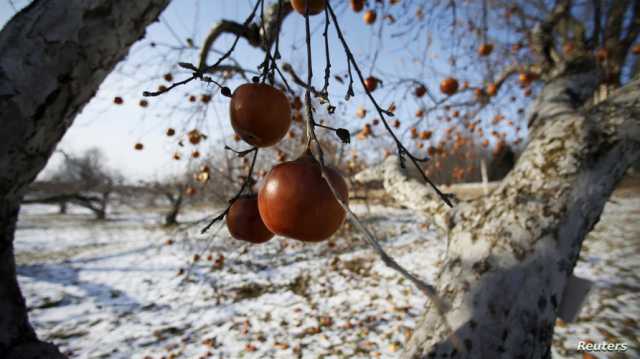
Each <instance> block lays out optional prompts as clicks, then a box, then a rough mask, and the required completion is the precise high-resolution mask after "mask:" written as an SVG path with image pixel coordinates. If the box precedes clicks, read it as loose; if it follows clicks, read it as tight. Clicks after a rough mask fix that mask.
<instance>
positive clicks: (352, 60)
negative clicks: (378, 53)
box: [327, 3, 453, 207]
mask: <svg viewBox="0 0 640 359" xmlns="http://www.w3.org/2000/svg"><path fill="white" fill-rule="evenodd" d="M327 10H328V11H329V13H330V14H331V18H332V19H333V24H334V26H335V28H336V33H337V34H338V38H339V39H340V42H341V43H342V46H343V48H344V50H345V53H346V55H347V61H348V62H349V63H351V64H352V65H353V68H354V69H355V70H356V73H357V74H358V77H359V78H360V82H361V84H362V87H363V88H364V89H365V92H366V93H367V96H368V97H369V99H370V100H371V102H372V103H373V105H374V107H375V109H376V111H377V112H378V115H379V116H380V120H381V121H382V124H383V125H384V127H385V128H386V130H387V132H389V134H390V135H391V137H392V138H393V140H394V142H395V143H396V147H397V148H398V156H399V157H400V160H401V161H403V162H402V163H403V165H404V156H405V155H406V156H407V157H409V160H411V163H413V165H414V166H415V167H416V169H418V171H419V172H420V174H421V175H422V178H423V179H424V181H425V182H427V183H428V184H429V186H431V188H432V189H433V190H434V191H435V192H436V193H437V194H438V196H439V197H440V199H441V200H442V201H443V202H444V203H446V204H447V205H448V206H449V207H453V204H452V203H451V201H450V200H449V195H447V194H445V193H443V192H442V191H440V189H438V187H437V186H436V185H435V183H433V182H432V181H431V179H429V177H428V176H427V175H426V174H425V173H424V171H423V170H422V168H421V167H420V164H419V162H423V161H424V160H423V159H421V158H417V157H415V156H414V155H413V154H411V152H409V150H408V149H407V148H406V147H405V146H404V145H403V144H402V142H401V141H400V140H399V139H398V137H397V136H396V135H395V133H394V132H393V130H392V129H391V126H389V123H388V122H387V120H386V118H385V116H384V115H385V114H387V115H390V116H392V115H393V114H392V113H391V112H389V111H387V110H384V109H383V108H382V107H380V105H379V104H378V102H377V101H376V99H375V98H374V97H373V95H372V94H371V92H370V91H369V90H368V89H367V87H366V86H365V79H364V76H363V75H362V71H361V70H360V67H358V64H357V63H356V60H355V57H354V56H353V53H352V52H351V49H350V48H349V45H348V44H347V41H346V40H345V38H344V35H343V34H342V30H341V29H340V25H339V24H338V20H337V18H336V14H335V13H334V12H333V9H332V8H331V4H330V3H327Z"/></svg>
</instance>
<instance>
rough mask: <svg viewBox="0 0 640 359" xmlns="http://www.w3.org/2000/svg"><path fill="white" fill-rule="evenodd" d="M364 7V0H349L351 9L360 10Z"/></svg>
mask: <svg viewBox="0 0 640 359" xmlns="http://www.w3.org/2000/svg"><path fill="white" fill-rule="evenodd" d="M363 8H364V0H351V9H353V11H355V12H360V11H362V9H363Z"/></svg>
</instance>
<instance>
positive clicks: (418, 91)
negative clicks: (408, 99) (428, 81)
mask: <svg viewBox="0 0 640 359" xmlns="http://www.w3.org/2000/svg"><path fill="white" fill-rule="evenodd" d="M426 93H427V88H426V87H424V85H420V86H418V87H416V89H415V92H414V94H415V95H416V97H422V96H424V95H425V94H426Z"/></svg>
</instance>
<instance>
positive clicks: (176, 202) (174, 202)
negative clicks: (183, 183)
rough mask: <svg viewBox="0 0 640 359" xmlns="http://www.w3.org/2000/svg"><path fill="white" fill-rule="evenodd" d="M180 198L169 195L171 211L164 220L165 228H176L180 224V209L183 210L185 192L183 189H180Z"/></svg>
mask: <svg viewBox="0 0 640 359" xmlns="http://www.w3.org/2000/svg"><path fill="white" fill-rule="evenodd" d="M178 191H179V193H178V196H177V197H174V196H173V194H171V193H168V194H167V198H168V199H169V203H170V204H171V209H170V210H169V213H167V215H166V216H165V218H164V225H165V226H175V225H176V224H178V214H180V209H181V208H182V200H183V196H184V195H183V193H184V191H183V190H182V188H181V187H180V188H178Z"/></svg>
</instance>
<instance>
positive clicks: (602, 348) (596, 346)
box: [576, 340, 629, 353]
mask: <svg viewBox="0 0 640 359" xmlns="http://www.w3.org/2000/svg"><path fill="white" fill-rule="evenodd" d="M576 349H577V350H578V351H579V352H619V353H621V352H626V351H627V350H628V349H629V344H627V343H608V342H601V343H594V342H591V341H586V340H581V341H579V342H578V346H577V348H576Z"/></svg>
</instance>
